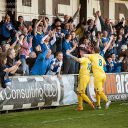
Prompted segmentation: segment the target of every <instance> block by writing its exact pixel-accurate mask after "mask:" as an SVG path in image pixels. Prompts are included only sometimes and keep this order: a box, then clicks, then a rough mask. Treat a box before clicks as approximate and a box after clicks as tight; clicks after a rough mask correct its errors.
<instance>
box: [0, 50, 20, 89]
mask: <svg viewBox="0 0 128 128" xmlns="http://www.w3.org/2000/svg"><path fill="white" fill-rule="evenodd" d="M0 56H1V57H0V80H1V84H2V87H3V88H6V87H7V86H9V85H11V80H10V79H9V73H11V74H14V73H15V72H16V71H17V69H18V67H19V65H20V64H21V62H20V61H18V62H17V63H16V64H15V65H14V66H12V67H8V66H7V56H6V54H5V53H2V54H1V55H0Z"/></svg>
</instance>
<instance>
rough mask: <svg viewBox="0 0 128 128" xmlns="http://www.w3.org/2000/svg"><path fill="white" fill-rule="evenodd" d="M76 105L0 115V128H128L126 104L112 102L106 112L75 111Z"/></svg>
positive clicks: (103, 110) (127, 103) (85, 107)
mask: <svg viewBox="0 0 128 128" xmlns="http://www.w3.org/2000/svg"><path fill="white" fill-rule="evenodd" d="M76 107H77V106H76V105H73V106H66V107H57V108H54V109H46V110H44V109H43V110H40V111H39V110H31V111H23V112H11V113H8V114H0V128H128V102H116V103H115V102H113V103H112V104H111V106H110V108H109V109H108V110H105V109H104V104H102V109H101V110H91V109H90V108H89V106H88V105H87V104H85V105H84V111H80V112H78V111H76Z"/></svg>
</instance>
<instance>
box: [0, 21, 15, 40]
mask: <svg viewBox="0 0 128 128" xmlns="http://www.w3.org/2000/svg"><path fill="white" fill-rule="evenodd" d="M8 28H11V30H12V29H13V26H12V24H11V23H4V24H3V25H2V27H1V34H2V35H3V36H4V37H6V38H9V37H10V36H11V32H10V30H9V29H8Z"/></svg>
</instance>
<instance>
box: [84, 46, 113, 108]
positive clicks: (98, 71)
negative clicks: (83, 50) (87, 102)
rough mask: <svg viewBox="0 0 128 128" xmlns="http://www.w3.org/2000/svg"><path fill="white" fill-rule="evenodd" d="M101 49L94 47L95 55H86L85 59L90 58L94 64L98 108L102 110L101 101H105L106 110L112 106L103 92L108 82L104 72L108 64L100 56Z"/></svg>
mask: <svg viewBox="0 0 128 128" xmlns="http://www.w3.org/2000/svg"><path fill="white" fill-rule="evenodd" d="M99 53H100V48H98V47H94V54H85V55H84V57H86V58H88V59H89V60H90V61H91V64H92V71H93V76H94V88H95V92H96V99H97V108H98V109H100V108H101V106H100V99H103V100H104V101H105V102H106V109H107V108H108V107H109V105H110V104H111V101H109V100H108V99H107V97H106V95H105V94H104V92H103V85H104V83H105V81H106V74H105V72H104V66H105V65H106V62H105V60H104V58H103V57H102V56H101V55H99Z"/></svg>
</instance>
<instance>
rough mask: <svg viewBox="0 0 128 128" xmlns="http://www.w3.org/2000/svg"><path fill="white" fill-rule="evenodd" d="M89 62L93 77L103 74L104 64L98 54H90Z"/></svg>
mask: <svg viewBox="0 0 128 128" xmlns="http://www.w3.org/2000/svg"><path fill="white" fill-rule="evenodd" d="M88 58H89V60H90V61H91V64H92V71H93V75H94V76H98V75H99V74H104V73H105V72H104V65H106V62H105V60H104V58H103V57H102V56H101V55H99V54H90V55H89V57H88Z"/></svg>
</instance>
